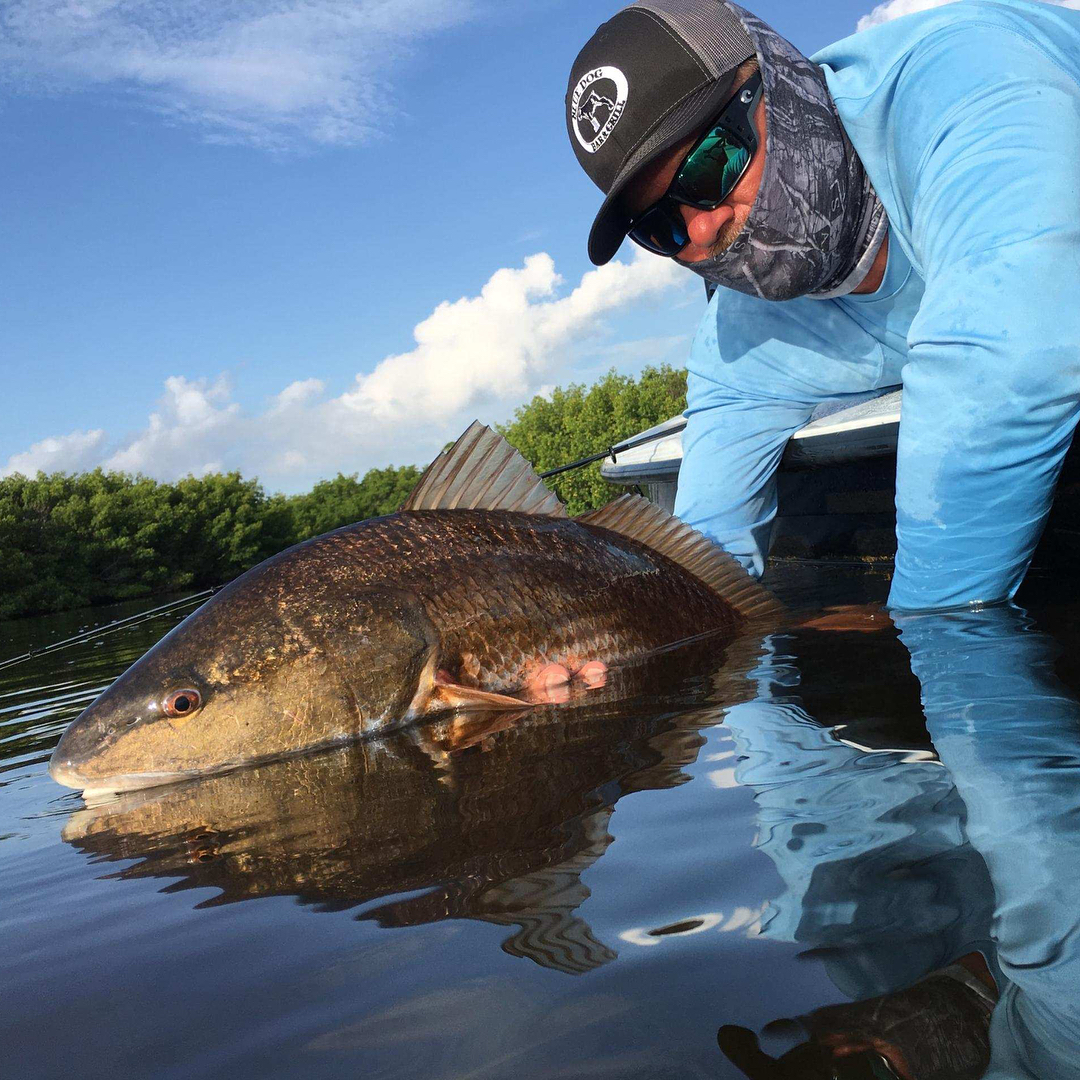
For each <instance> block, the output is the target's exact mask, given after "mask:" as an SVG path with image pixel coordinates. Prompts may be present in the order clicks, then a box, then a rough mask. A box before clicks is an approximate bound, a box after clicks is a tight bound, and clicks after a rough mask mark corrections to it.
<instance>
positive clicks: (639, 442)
mask: <svg viewBox="0 0 1080 1080" xmlns="http://www.w3.org/2000/svg"><path fill="white" fill-rule="evenodd" d="M685 428H686V420H685V419H683V418H682V417H680V418H679V419H677V420H675V421H673V422H672V421H669V422H668V423H667V424H665V425H661V429H660V430H656V431H652V432H647V433H646V434H644V435H638V436H637V437H636V438H633V439H629V440H627V441H626V442H622V443H619V444H618V445H616V446H609V447H608V448H607V449H606V450H605V451H604V452H603V453H600V454H592V455H591V456H589V457H585V458H581V460H580V461H572V462H570V464H569V465H560V466H559V468H557V469H549V470H548V471H547V472H544V473H541V474H540V479H541V480H550V479H551V477H553V476H561V475H562V474H563V473H567V472H571V471H573V470H574V469H583V468H584V467H585V466H586V465H592V464H594V463H595V462H597V461H604V460H605V459H606V458H611V460H612V461H614V462H616V463H617V462H618V460H619V454H625V453H626V452H627V450H634V449H636V448H637V447H639V446H647V445H648V444H649V443H652V442H659V441H660V440H661V439H666V438H667V437H668V436H669V435H675V434H676V433H678V432H680V431H683V430H684V429H685Z"/></svg>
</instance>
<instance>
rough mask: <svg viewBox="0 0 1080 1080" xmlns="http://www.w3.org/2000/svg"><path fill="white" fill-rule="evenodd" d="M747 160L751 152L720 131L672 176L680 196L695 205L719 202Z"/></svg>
mask: <svg viewBox="0 0 1080 1080" xmlns="http://www.w3.org/2000/svg"><path fill="white" fill-rule="evenodd" d="M749 161H750V151H749V150H748V149H747V148H746V147H745V146H743V145H742V143H740V142H739V141H738V140H736V139H734V138H732V136H731V135H730V134H729V133H728V132H726V131H722V130H720V129H717V130H715V131H712V132H710V133H709V135H708V136H707V137H706V138H705V140H704V142H702V143H701V145H700V146H699V147H698V148H697V149H696V150H695V151H694V152H693V153H692V154H691V155H690V156H689V157H688V158H687V159H686V161H685V162H683V166H682V168H681V169H680V170H679V173H678V175H677V176H676V177H675V185H676V186H677V189H678V191H679V194H680V195H681V196H682V197H683V198H685V199H689V200H692V201H694V202H717V203H718V202H722V201H723V200H724V199H726V198H727V197H728V195H730V194H731V189H732V188H733V187H735V185H736V184H737V183H738V182H739V178H740V177H741V176H742V174H743V172H745V170H746V166H747V164H748V163H749Z"/></svg>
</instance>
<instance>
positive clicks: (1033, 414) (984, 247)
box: [890, 24, 1080, 609]
mask: <svg viewBox="0 0 1080 1080" xmlns="http://www.w3.org/2000/svg"><path fill="white" fill-rule="evenodd" d="M895 102H896V104H895V108H896V110H897V116H896V118H895V125H894V130H895V131H896V132H897V133H898V136H897V138H898V144H899V148H898V151H897V166H896V167H897V173H898V180H897V186H898V187H899V188H900V189H901V194H902V197H903V199H904V201H905V205H906V209H907V211H908V212H910V215H911V218H910V236H911V243H912V248H913V254H914V256H915V259H916V263H917V265H918V267H919V268H920V269H921V272H922V275H923V277H924V279H925V282H926V291H925V294H924V298H923V302H922V306H921V308H920V310H919V314H918V316H917V317H916V319H915V321H914V323H913V325H912V328H911V332H910V335H909V346H910V353H909V361H908V364H907V365H906V366H905V368H904V372H903V381H904V406H903V419H902V423H901V430H900V441H899V461H898V472H897V514H898V522H897V538H898V542H899V551H898V554H897V560H896V575H895V577H894V580H893V588H892V593H891V596H890V603H891V604H892V605H893V606H895V607H899V608H922V609H926V608H945V607H950V606H956V605H963V604H968V603H972V602H976V601H982V602H994V601H1000V600H1004V599H1006V598H1008V597H1011V596H1012V595H1013V593H1014V592H1015V591H1016V589H1017V587H1018V585H1019V584H1020V581H1021V579H1022V578H1023V575H1024V573H1025V571H1026V569H1027V566H1028V563H1029V561H1030V559H1031V555H1032V552H1033V550H1034V548H1035V545H1036V543H1037V542H1038V539H1039V536H1040V534H1041V532H1042V528H1043V525H1044V523H1045V520H1046V515H1047V512H1048V511H1049V508H1050V504H1051V501H1052V498H1053V490H1054V485H1055V483H1056V481H1057V477H1058V473H1059V470H1060V467H1061V463H1062V460H1063V458H1064V455H1065V452H1066V451H1067V449H1068V447H1069V444H1070V442H1071V439H1072V433H1073V428H1074V426H1075V424H1076V420H1077V411H1078V400H1080V87H1078V85H1077V83H1076V81H1075V80H1074V77H1073V76H1072V75H1071V74H1069V73H1067V72H1065V71H1063V70H1062V69H1061V68H1060V67H1059V66H1058V65H1057V64H1055V63H1054V62H1053V61H1052V60H1051V59H1049V58H1048V57H1047V56H1046V55H1044V53H1043V52H1042V51H1041V50H1040V49H1039V48H1038V47H1037V46H1035V45H1033V44H1032V43H1031V42H1029V41H1028V40H1027V39H1026V38H1025V37H1023V36H1022V35H1020V34H1018V33H1013V32H1011V31H1008V30H1005V29H1002V28H999V27H985V26H981V25H978V24H975V25H974V26H972V27H971V28H967V29H965V30H963V32H961V33H955V34H951V35H949V36H948V37H946V38H945V40H944V41H942V42H940V43H937V44H935V45H934V46H933V47H928V48H927V49H926V50H924V52H923V54H922V56H921V57H916V58H914V59H913V60H912V62H911V64H910V70H909V71H908V72H907V73H906V74H905V77H904V80H903V82H902V85H901V86H900V87H899V88H898V91H897V94H896V98H895ZM920 125H922V129H921V131H920V130H919V126H920ZM916 132H917V133H918V134H913V133H916Z"/></svg>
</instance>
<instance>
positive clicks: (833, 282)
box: [680, 0, 889, 300]
mask: <svg viewBox="0 0 1080 1080" xmlns="http://www.w3.org/2000/svg"><path fill="white" fill-rule="evenodd" d="M724 2H725V3H726V4H727V7H728V8H730V10H731V11H732V12H733V13H734V14H735V15H736V16H737V17H738V18H739V19H741V21H742V23H743V25H744V26H745V27H746V30H747V33H748V34H749V35H750V38H751V40H752V41H753V42H754V45H755V47H756V49H757V54H758V61H759V62H760V64H761V73H762V78H763V82H764V85H765V109H766V124H767V143H768V146H767V151H766V154H765V170H764V175H763V176H762V179H761V188H760V190H759V191H758V195H757V200H756V201H755V203H754V206H753V209H752V210H751V211H750V216H749V218H748V220H747V222H746V225H745V226H744V227H743V230H742V232H740V233H739V235H738V236H737V237H736V238H735V241H734V243H732V245H731V246H730V247H729V248H728V249H727V250H726V251H724V252H722V253H721V254H720V255H717V256H715V257H714V258H711V259H707V260H705V261H703V262H697V263H680V265H681V266H685V267H686V268H687V269H688V270H693V271H694V273H695V274H699V275H700V276H701V277H703V278H704V279H705V280H706V281H708V282H711V283H712V284H714V285H723V286H725V287H726V288H729V289H737V290H738V291H739V292H744V293H749V294H750V295H751V296H760V297H761V298H762V299H763V300H793V299H794V298H795V297H798V296H808V297H811V298H812V299H817V300H828V299H831V298H832V297H835V296H845V295H847V294H848V293H850V292H852V291H853V290H854V289H856V288H858V286H859V285H860V283H861V282H862V281H863V279H864V278H865V277H866V275H867V273H868V272H869V270H870V267H871V266H872V265H873V263H874V259H875V257H876V256H877V253H878V250H879V249H880V247H881V244H882V242H883V241H884V239H885V234H886V232H887V231H888V225H889V222H888V218H887V217H886V214H885V208H884V207H883V206H882V205H881V201H880V200H879V199H878V197H877V193H876V192H875V191H874V187H873V185H872V184H871V183H870V178H869V177H868V176H867V175H866V170H865V169H864V168H863V165H862V162H861V161H860V160H859V155H858V154H857V153H856V152H855V148H854V147H853V146H852V145H851V141H850V139H848V137H847V133H846V132H845V131H844V127H843V124H842V123H841V122H840V116H839V114H838V113H837V111H836V106H835V104H834V103H833V99H832V95H831V94H830V93H829V88H828V85H827V84H826V82H825V74H824V72H823V71H822V70H821V68H820V67H818V65H817V64H814V63H812V62H811V61H810V60H808V59H807V58H806V57H805V56H803V55H802V53H800V52H799V51H798V50H797V49H796V48H795V47H794V46H793V45H791V44H790V43H789V42H788V41H786V40H785V39H784V38H782V37H781V36H780V35H779V34H777V33H776V31H775V30H773V29H772V28H771V27H769V26H766V24H765V23H763V22H761V20H760V19H758V18H756V17H755V16H754V15H751V14H750V12H748V11H745V10H744V9H743V8H741V7H739V6H738V5H737V4H734V3H731V2H730V0H724Z"/></svg>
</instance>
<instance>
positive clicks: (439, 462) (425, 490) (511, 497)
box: [401, 421, 567, 518]
mask: <svg viewBox="0 0 1080 1080" xmlns="http://www.w3.org/2000/svg"><path fill="white" fill-rule="evenodd" d="M401 509H402V510H516V511H518V513H521V514H544V515H546V516H547V517H560V518H564V517H566V516H567V514H566V507H565V506H563V504H562V503H561V502H559V500H558V499H557V498H556V497H555V493H554V492H553V491H551V490H549V489H548V488H546V487H544V483H543V481H542V480H541V479H540V477H539V476H537V475H536V473H535V472H534V471H533V468H532V466H531V465H530V464H529V463H528V462H527V461H526V460H525V459H524V458H523V457H522V456H521V455H520V454H519V453H518V452H517V451H516V450H515V449H514V448H513V447H512V446H511V445H510V444H509V443H508V442H507V441H506V440H505V439H504V438H503V437H502V436H501V435H498V434H496V432H494V431H492V430H491V428H489V427H485V426H484V425H483V424H481V423H480V422H479V421H476V422H475V423H473V424H472V426H471V427H470V428H469V430H468V431H466V432H465V434H464V435H462V436H461V438H460V439H458V441H457V442H456V443H454V445H453V446H452V447H450V449H449V450H445V451H443V453H441V454H440V455H439V456H438V457H437V458H436V459H435V460H434V461H433V462H432V463H431V464H430V465H429V466H428V467H427V469H426V470H425V472H424V475H423V476H421V477H420V482H419V483H418V484H417V485H416V487H415V488H414V489H413V493H412V494H411V495H410V496H409V497H408V499H406V500H405V505H404V506H402V508H401Z"/></svg>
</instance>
